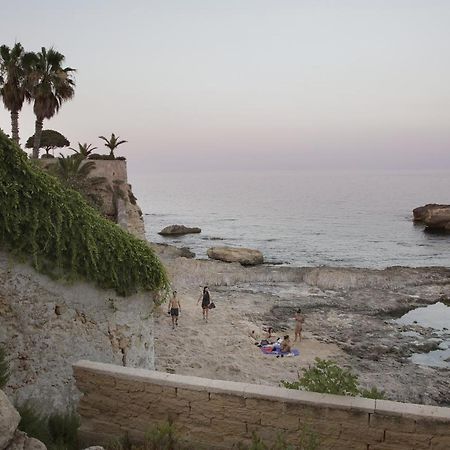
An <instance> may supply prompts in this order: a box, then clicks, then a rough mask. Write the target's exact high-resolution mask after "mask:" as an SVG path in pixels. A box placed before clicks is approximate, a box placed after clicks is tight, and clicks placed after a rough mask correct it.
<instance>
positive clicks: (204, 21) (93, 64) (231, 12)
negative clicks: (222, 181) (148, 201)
mask: <svg viewBox="0 0 450 450" xmlns="http://www.w3.org/2000/svg"><path fill="white" fill-rule="evenodd" d="M0 11H1V15H2V26H1V28H0V43H1V44H3V43H4V44H7V45H9V46H12V45H13V44H14V42H20V43H22V45H23V46H24V47H25V49H26V50H33V51H38V50H40V48H41V47H42V46H44V47H51V46H53V47H55V48H56V49H57V50H58V51H60V52H61V53H63V54H64V55H65V56H66V65H67V66H70V67H73V68H76V69H77V72H76V93H75V97H74V99H73V100H72V101H70V102H67V103H65V104H64V105H63V106H62V108H61V110H60V112H59V114H58V115H57V116H55V117H54V118H52V119H51V120H49V121H45V122H44V128H51V129H56V130H58V131H60V132H61V133H63V134H64V135H65V136H66V137H67V138H68V139H69V140H70V142H71V144H72V146H76V145H77V142H82V143H83V142H87V143H92V144H94V145H96V146H98V147H99V149H101V147H102V145H103V144H102V142H101V141H100V140H99V139H98V136H100V135H106V136H108V135H110V134H111V133H112V132H114V133H116V135H117V134H118V135H119V136H120V137H121V138H123V139H126V140H127V141H128V143H127V144H124V145H123V146H121V147H119V150H118V152H117V154H118V155H123V156H126V157H127V158H128V165H129V167H130V168H131V170H132V171H135V172H140V173H144V174H145V173H152V172H155V171H156V172H171V171H173V172H183V171H203V170H208V171H214V170H236V169H238V170H240V169H242V170H248V169H253V170H271V169H276V170H291V169H311V170H312V169H314V170H316V169H327V170H329V169H395V170H396V169H406V170H409V169H413V170H416V169H445V170H447V169H450V57H449V55H450V26H449V24H450V1H448V0H445V1H444V0H442V1H438V0H422V1H418V0H389V1H388V0H353V1H350V0H336V1H331V0H328V1H325V0H165V1H163V0H160V1H151V0H146V1H141V0H129V1H127V2H125V1H123V0H121V1H116V0H107V1H106V0H89V1H86V0H78V1H77V2H72V1H67V0H39V1H37V0H28V1H23V0H15V1H14V2H11V1H6V0H0ZM9 120H10V119H9V114H8V113H7V112H6V111H5V110H4V108H2V107H0V127H1V128H3V129H4V130H5V131H7V132H9V130H10V122H9ZM20 129H21V139H22V142H23V143H24V142H25V140H26V138H27V137H29V136H30V135H32V134H33V133H34V116H33V113H32V108H31V106H30V105H25V106H24V109H23V112H22V114H21V117H20ZM103 148H104V147H103ZM105 151H106V149H105Z"/></svg>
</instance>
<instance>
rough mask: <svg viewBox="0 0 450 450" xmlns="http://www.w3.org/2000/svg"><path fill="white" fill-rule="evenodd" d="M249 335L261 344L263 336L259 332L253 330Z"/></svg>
mask: <svg viewBox="0 0 450 450" xmlns="http://www.w3.org/2000/svg"><path fill="white" fill-rule="evenodd" d="M248 335H249V336H250V337H251V338H252V339H254V340H255V341H257V342H260V340H261V336H260V335H259V333H258V331H257V330H252V331H251V332H250V333H249V334H248Z"/></svg>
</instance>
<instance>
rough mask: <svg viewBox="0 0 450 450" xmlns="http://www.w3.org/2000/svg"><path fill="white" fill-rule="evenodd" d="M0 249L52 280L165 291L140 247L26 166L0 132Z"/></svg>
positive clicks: (153, 260) (152, 259)
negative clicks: (28, 261)
mask: <svg viewBox="0 0 450 450" xmlns="http://www.w3.org/2000/svg"><path fill="white" fill-rule="evenodd" d="M0 246H2V247H4V248H6V249H8V250H10V251H13V252H15V253H17V254H19V255H28V256H30V257H31V261H32V264H33V266H34V267H35V268H36V269H37V270H39V271H41V272H44V273H47V274H49V275H54V276H56V277H66V278H69V279H70V278H72V279H74V278H78V277H82V278H85V279H86V280H89V281H93V282H95V283H96V284H97V285H98V286H100V287H102V288H112V289H115V290H116V292H117V293H118V294H120V295H130V294H132V293H134V292H137V291H141V290H144V291H155V290H167V289H168V285H169V282H168V278H167V274H166V271H165V269H164V267H163V265H162V264H161V262H160V261H159V259H158V258H157V256H156V255H155V254H154V252H153V251H152V249H151V248H150V247H149V246H148V245H147V243H146V242H144V241H141V240H140V239H137V238H135V237H134V236H132V235H131V234H129V233H127V232H126V231H124V230H122V229H121V228H120V227H119V226H118V225H116V224H114V223H112V222H110V221H108V220H106V219H104V218H103V217H101V216H100V214H99V213H98V212H97V211H96V210H95V209H93V208H92V207H90V206H89V205H88V204H87V203H86V201H85V200H84V199H83V198H82V197H81V195H80V194H79V193H78V192H76V191H73V190H70V189H67V188H65V187H63V186H62V185H61V183H60V182H59V181H58V180H57V179H56V178H54V177H52V176H50V175H48V174H46V173H44V172H43V171H42V170H41V169H39V168H38V167H36V166H35V165H34V164H32V163H31V162H30V161H29V160H28V159H27V157H26V155H25V154H24V153H23V152H22V151H21V150H20V149H19V148H18V147H17V145H15V144H14V143H13V142H12V141H11V140H9V139H8V138H7V137H6V136H5V134H3V133H2V132H1V131H0Z"/></svg>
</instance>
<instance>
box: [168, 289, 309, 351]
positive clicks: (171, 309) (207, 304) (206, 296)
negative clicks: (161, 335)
mask: <svg viewBox="0 0 450 450" xmlns="http://www.w3.org/2000/svg"><path fill="white" fill-rule="evenodd" d="M200 302H201V305H202V315H203V320H204V321H205V322H208V313H209V310H210V309H212V308H215V305H214V303H213V302H211V294H210V293H209V288H208V286H204V287H203V290H202V292H201V294H200V297H199V298H198V300H197V305H198V304H199V303H200ZM180 313H181V303H180V299H179V298H178V297H177V291H173V293H172V298H171V299H170V300H169V305H168V309H167V314H169V315H170V317H171V318H172V329H175V328H176V327H178V318H179V316H180ZM294 320H295V330H294V333H295V339H294V342H297V339H298V340H299V341H300V340H301V338H302V329H303V322H304V321H305V318H304V316H303V314H302V310H301V309H297V311H296V313H295V316H294ZM263 330H264V331H265V332H266V339H263V340H262V341H261V342H260V344H262V343H263V342H264V344H263V345H269V344H272V345H276V344H278V345H279V347H280V349H281V353H282V354H283V353H290V352H291V350H292V343H291V340H290V337H289V335H288V334H287V335H285V336H284V338H283V339H281V338H279V339H278V340H277V342H275V343H273V342H269V339H271V338H272V334H273V332H274V329H273V328H272V327H271V326H268V327H263ZM251 335H252V337H253V338H254V339H255V340H256V339H257V337H256V336H255V331H254V330H253V331H252V334H251Z"/></svg>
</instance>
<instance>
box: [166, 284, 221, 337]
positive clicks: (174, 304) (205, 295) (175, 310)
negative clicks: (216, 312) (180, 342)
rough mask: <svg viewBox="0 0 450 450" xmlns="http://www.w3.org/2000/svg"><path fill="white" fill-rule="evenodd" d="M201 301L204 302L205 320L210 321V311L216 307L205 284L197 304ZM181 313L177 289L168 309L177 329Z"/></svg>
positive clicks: (173, 293) (173, 327)
mask: <svg viewBox="0 0 450 450" xmlns="http://www.w3.org/2000/svg"><path fill="white" fill-rule="evenodd" d="M200 301H201V302H202V313H203V320H204V321H205V322H208V312H209V310H210V309H212V308H215V305H214V303H213V302H211V295H210V293H209V288H208V286H205V287H204V288H203V291H202V293H201V294H200V297H199V298H198V300H197V305H198V304H199V303H200ZM180 313H181V303H180V299H179V298H178V297H177V291H173V292H172V297H171V299H170V300H169V305H168V309H167V314H169V315H170V317H171V318H172V329H175V328H176V327H177V326H178V318H179V317H180Z"/></svg>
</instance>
